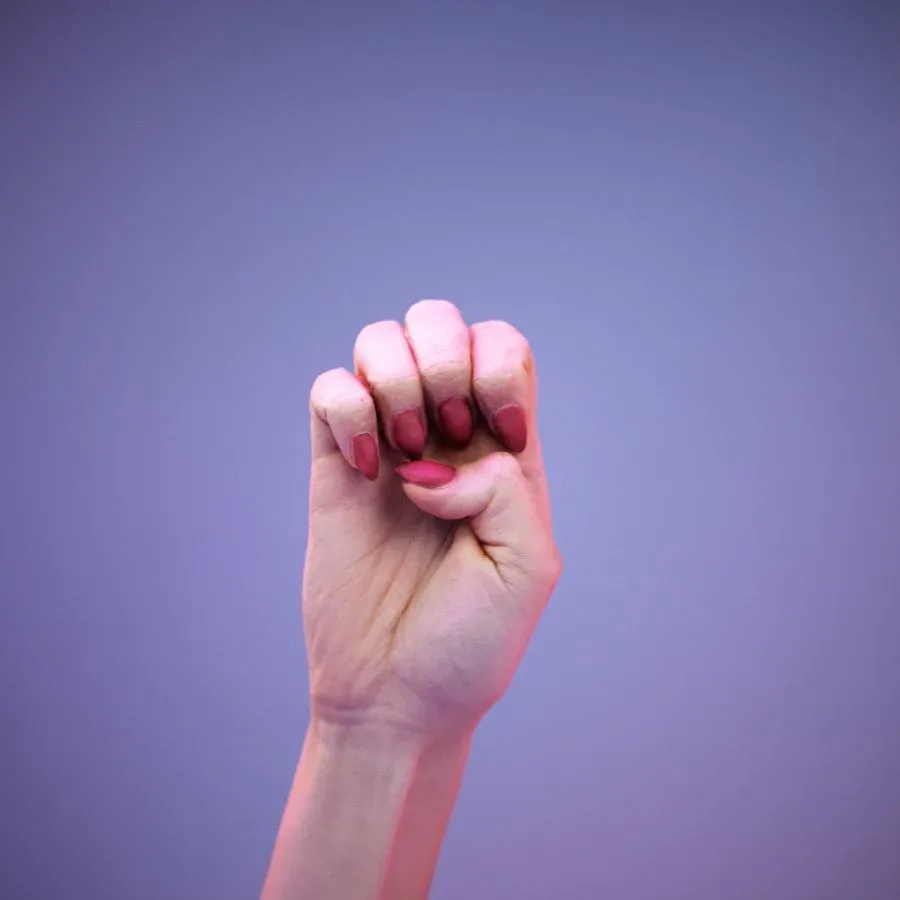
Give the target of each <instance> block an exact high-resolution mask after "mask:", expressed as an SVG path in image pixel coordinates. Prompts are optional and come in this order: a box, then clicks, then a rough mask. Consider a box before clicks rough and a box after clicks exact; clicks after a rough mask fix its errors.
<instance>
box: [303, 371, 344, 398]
mask: <svg viewBox="0 0 900 900" xmlns="http://www.w3.org/2000/svg"><path fill="white" fill-rule="evenodd" d="M348 374H349V372H348V371H347V370H346V369H344V368H342V367H340V366H338V367H336V368H334V369H327V370H326V371H325V372H320V373H319V374H318V375H316V377H315V379H314V380H313V383H312V387H311V388H310V390H309V393H310V396H311V397H312V398H313V399H314V400H318V399H319V398H324V397H325V396H326V395H327V394H329V393H331V389H332V388H333V387H334V386H335V384H337V383H338V382H339V381H342V380H343V379H344V378H345V376H347V375H348Z"/></svg>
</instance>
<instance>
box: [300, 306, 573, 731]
mask: <svg viewBox="0 0 900 900" xmlns="http://www.w3.org/2000/svg"><path fill="white" fill-rule="evenodd" d="M354 364H355V372H350V371H348V370H346V369H332V370H330V371H328V372H325V373H324V374H322V375H320V376H319V377H318V378H317V379H316V381H315V384H314V386H313V389H312V394H311V402H310V407H311V417H312V474H311V482H310V530H309V543H308V548H307V558H306V568H305V576H304V585H303V616H304V624H305V630H306V640H307V650H308V656H309V669H310V690H311V700H312V708H313V717H314V718H315V719H317V720H318V721H320V722H323V723H329V724H330V725H337V726H345V725H346V726H356V725H359V724H366V725H372V726H376V727H379V728H383V729H397V730H398V731H400V732H411V733H417V734H421V735H427V736H435V735H451V736H452V735H463V734H466V733H468V732H470V731H471V730H472V729H473V728H474V726H475V725H476V724H477V722H478V720H479V719H480V718H481V716H482V715H483V714H484V713H485V712H486V711H487V710H488V709H489V708H490V707H491V705H492V704H493V703H494V702H495V701H496V700H497V699H498V698H499V697H500V696H501V694H503V692H504V691H505V690H506V688H507V686H508V685H509V683H510V680H511V678H512V675H513V673H514V671H515V669H516V667H517V665H518V663H519V661H520V659H521V657H522V654H523V652H524V650H525V647H526V645H527V643H528V641H529V638H530V636H531V634H532V632H533V630H534V627H535V625H536V624H537V621H538V618H539V617H540V615H541V612H542V611H543V609H544V606H545V604H546V602H547V600H548V598H549V596H550V594H551V592H552V591H553V588H554V586H555V585H556V582H557V579H558V578H559V575H560V571H561V565H562V564H561V557H560V554H559V551H558V550H557V547H556V544H555V542H554V539H553V532H552V527H551V520H550V507H549V497H548V491H547V484H546V479H545V475H544V466H543V462H542V459H541V447H540V441H539V437H538V430H537V419H536V403H537V378H536V374H535V369H534V361H533V359H532V357H531V352H530V349H529V345H528V342H527V341H526V340H525V338H524V337H523V336H522V335H521V334H520V333H519V332H518V331H517V330H516V329H515V328H513V327H512V326H511V325H508V324H507V323H505V322H499V321H491V322H482V323H479V324H477V325H473V326H471V327H467V326H466V323H465V322H464V321H463V319H462V316H461V315H460V313H459V311H458V310H457V309H456V307H455V306H454V305H453V304H451V303H448V302H446V301H442V300H425V301H422V302H420V303H417V304H415V305H414V306H413V307H412V308H411V309H410V310H409V311H408V313H407V314H406V321H405V327H404V325H403V324H401V323H400V322H391V321H384V322H378V323H376V324H373V325H369V326H367V327H366V328H364V329H363V330H362V331H361V332H360V334H359V336H358V337H357V340H356V346H355V349H354ZM408 460H417V461H412V462H410V461H408Z"/></svg>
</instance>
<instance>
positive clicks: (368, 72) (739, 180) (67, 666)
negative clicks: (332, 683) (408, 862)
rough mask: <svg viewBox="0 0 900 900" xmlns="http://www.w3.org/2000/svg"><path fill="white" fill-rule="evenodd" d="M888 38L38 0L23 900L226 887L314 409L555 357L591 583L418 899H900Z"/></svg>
mask: <svg viewBox="0 0 900 900" xmlns="http://www.w3.org/2000/svg"><path fill="white" fill-rule="evenodd" d="M898 26H900V11H898V10H895V9H894V8H892V5H891V4H889V3H882V4H878V3H855V4H853V3H846V4H845V5H843V6H836V5H831V6H828V5H825V4H812V3H810V4H808V5H805V6H797V5H794V6H790V5H785V4H778V5H777V7H776V6H775V5H771V6H770V7H768V8H767V7H766V6H760V5H759V4H751V3H739V4H736V3H718V4H714V3H710V4H706V5H705V6H701V5H695V4H687V5H686V4H679V3H656V4H635V5H632V7H631V8H630V9H626V6H625V5H624V4H623V5H622V6H616V5H608V4H603V3H596V4H590V3H574V2H569V3H565V2H559V3H549V2H545V3H536V2H518V3H468V2H458V3H442V4H425V3H408V4H405V5H402V6H401V5H398V4H392V3H367V4H364V3H356V4H348V3H342V2H328V3H324V2H323V3H302V2H297V3H288V2H280V3H259V4H250V3H245V4H236V3H230V4H229V3H211V2H210V3H185V4H181V5H174V4H171V5H169V4H156V3H154V4H143V3H124V2H122V3H114V2H107V3H102V4H101V3H75V2H72V3H69V4H62V3H59V4H53V3H34V4H30V3H18V4H15V3H9V2H5V3H3V4H2V15H0V76H2V77H0V103H2V120H0V124H2V132H0V167H2V168H0V171H2V195H0V229H2V232H0V252H2V259H0V277H2V323H0V332H2V348H0V371H2V419H0V422H2V425H0V428H2V443H0V447H2V449H0V454H2V462H3V464H2V467H0V488H2V495H0V496H2V520H0V522H2V540H0V597H2V606H0V651H2V661H0V666H2V669H0V675H2V686H3V691H2V699H0V728H2V741H0V779H2V781H0V827H2V833H0V896H2V897H3V900H20V898H21V900H25V898H48V900H50V898H52V900H60V898H73V900H83V898H91V900H106V898H110V900H123V898H124V900H132V898H133V900H150V898H162V900H168V898H172V900H178V898H184V900H197V898H204V900H206V898H209V900H230V898H234V900H238V898H247V897H254V896H256V895H257V892H258V890H259V888H260V885H261V883H262V879H263V875H264V871H265V868H266V865H267V860H268V855H269V852H270V849H271V846H272V841H273V838H274V834H275V830H276V827H277V824H278V820H279V817H280V814H281V809H282V803H283V801H284V798H285V794H286V791H287V788H288V783H289V779H290V777H291V774H292V772H293V768H294V764H295V761H296V756H297V752H298V749H299V746H300V742H301V738H302V735H303V731H304V728H305V725H306V719H307V704H306V676H305V660H304V656H303V650H302V641H301V630H300V622H299V599H298V584H299V579H300V574H301V566H302V558H303V552H304V543H305V536H306V499H307V498H306V476H307V467H308V462H309V456H308V449H307V440H308V430H307V421H306V415H307V413H306V409H307V392H308V389H309V387H310V385H311V383H312V380H313V378H314V377H315V375H316V373H317V372H319V371H320V370H322V369H325V368H330V367H331V366H334V365H346V364H348V363H349V362H350V352H351V348H352V344H353V340H354V338H355V335H356V333H357V331H358V330H359V328H361V327H362V326H363V325H364V324H366V323H367V322H369V321H372V320H376V319H380V318H386V317H400V316H402V315H403V313H404V311H405V309H406V307H407V306H408V305H409V304H410V303H412V302H414V301H415V300H417V299H419V298H421V297H448V298H451V299H453V300H455V301H456V302H457V303H458V304H459V305H460V307H461V309H462V310H463V313H464V314H465V315H466V316H467V318H468V319H469V320H470V321H475V320H478V319H485V318H506V319H509V320H510V321H512V322H514V323H515V324H516V325H518V326H519V327H520V328H521V329H522V330H523V331H524V332H525V333H526V334H527V335H529V336H530V338H531V339H532V341H533V344H534V349H535V353H536V356H537V360H538V364H539V368H540V372H541V376H542V381H541V387H542V407H541V409H542V426H543V434H544V442H545V448H546V456H547V462H548V466H549V470H550V477H551V481H552V486H553V488H554V500H555V514H556V523H557V527H558V534H559V542H560V544H561V547H562V549H563V551H564V554H565V557H566V561H567V569H566V572H565V575H564V577H563V579H562V582H561V584H560V587H559V589H558V591H557V594H556V596H555V598H554V600H553V602H552V603H551V606H550V608H549V610H548V612H547V615H546V618H545V619H544V621H543V622H542V624H541V626H540V628H539V629H538V632H537V634H536V636H535V639H534V642H533V644H532V647H531V650H530V652H529V654H528V656H527V658H526V661H525V663H524V665H523V667H522V669H521V671H520V673H519V675H518V676H517V678H516V681H515V683H514V686H513V688H512V690H511V692H510V694H509V695H508V696H507V698H506V699H505V700H504V701H503V702H502V703H501V704H500V705H499V706H498V707H497V708H496V709H495V710H494V711H493V713H492V714H491V715H490V716H489V717H488V719H487V720H486V721H485V723H484V726H483V728H482V729H481V731H480V733H479V734H478V736H477V739H476V744H475V748H474V752H473V755H472V760H471V765H470V767H469V769H468V772H467V776H466V780H465V784H464V787H463V790H462V793H461V796H460V800H459V804H458V806H457V808H456V812H455V816H454V819H453V821H452V824H451V827H450V830H449V834H448V837H447V841H446V845H445V848H444V853H443V855H442V857H441V860H440V864H439V869H438V874H437V877H436V881H435V885H434V890H433V893H432V896H433V897H434V898H436V900H451V898H463V897H476V898H520V900H530V898H535V900H545V898H552V900H557V898H559V900H580V898H597V900H606V898H609V900H657V898H658V900H744V898H747V900H763V898H764V900H782V898H784V900H805V898H810V900H813V898H815V900H823V898H824V900H831V898H834V900H888V898H897V897H900V462H898V461H900V28H898Z"/></svg>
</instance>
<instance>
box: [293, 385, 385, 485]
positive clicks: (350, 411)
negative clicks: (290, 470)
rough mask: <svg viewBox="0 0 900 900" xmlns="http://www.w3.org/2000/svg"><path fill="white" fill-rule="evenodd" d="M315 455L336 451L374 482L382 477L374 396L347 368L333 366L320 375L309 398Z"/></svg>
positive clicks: (324, 454)
mask: <svg viewBox="0 0 900 900" xmlns="http://www.w3.org/2000/svg"><path fill="white" fill-rule="evenodd" d="M309 406H310V420H311V422H310V427H311V432H312V456H313V461H315V460H316V459H317V458H321V457H324V456H328V455H330V454H332V453H334V451H335V450H338V451H340V453H341V455H342V456H343V457H344V459H345V460H346V461H347V462H348V463H349V464H350V465H351V466H353V468H354V469H357V470H358V471H359V472H361V473H362V474H363V475H365V477H366V478H368V479H369V480H370V481H374V480H375V479H376V478H377V477H378V470H379V466H380V459H379V453H378V419H377V416H376V412H375V403H374V401H373V399H372V395H371V394H370V393H369V391H368V389H367V388H366V387H365V386H364V385H363V384H362V382H361V381H360V380H359V379H358V378H357V377H356V376H355V375H354V374H353V373H352V372H349V371H347V370H346V369H329V370H328V371H327V372H323V373H322V374H321V375H319V376H318V378H316V380H315V382H314V384H313V386H312V391H311V392H310V398H309Z"/></svg>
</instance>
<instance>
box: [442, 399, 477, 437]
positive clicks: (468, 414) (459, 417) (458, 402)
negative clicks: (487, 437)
mask: <svg viewBox="0 0 900 900" xmlns="http://www.w3.org/2000/svg"><path fill="white" fill-rule="evenodd" d="M438 421H439V422H440V423H441V429H442V430H443V432H444V434H445V435H447V437H448V438H450V440H452V441H453V442H454V443H457V444H462V445H465V444H468V443H469V441H471V440H472V432H473V431H474V427H473V423H472V407H471V406H470V405H469V401H468V400H467V399H466V398H465V397H452V398H451V399H450V400H445V401H444V402H443V403H442V404H441V405H440V407H438Z"/></svg>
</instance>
